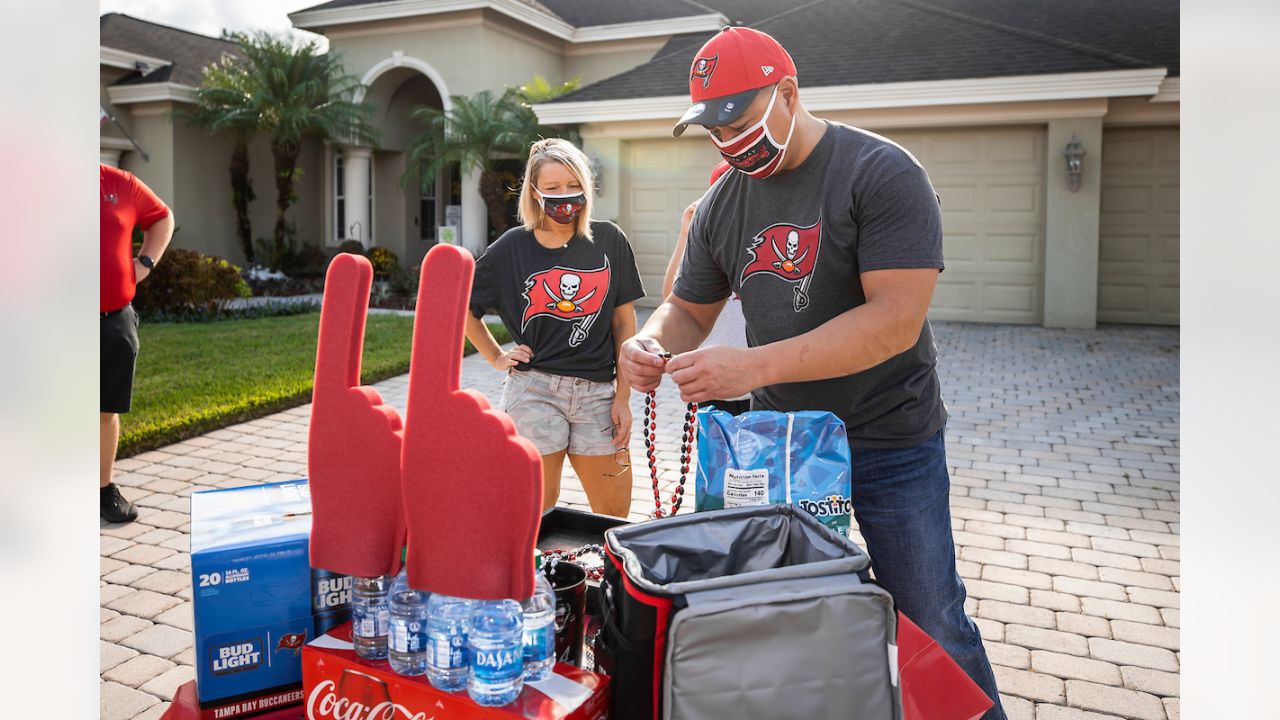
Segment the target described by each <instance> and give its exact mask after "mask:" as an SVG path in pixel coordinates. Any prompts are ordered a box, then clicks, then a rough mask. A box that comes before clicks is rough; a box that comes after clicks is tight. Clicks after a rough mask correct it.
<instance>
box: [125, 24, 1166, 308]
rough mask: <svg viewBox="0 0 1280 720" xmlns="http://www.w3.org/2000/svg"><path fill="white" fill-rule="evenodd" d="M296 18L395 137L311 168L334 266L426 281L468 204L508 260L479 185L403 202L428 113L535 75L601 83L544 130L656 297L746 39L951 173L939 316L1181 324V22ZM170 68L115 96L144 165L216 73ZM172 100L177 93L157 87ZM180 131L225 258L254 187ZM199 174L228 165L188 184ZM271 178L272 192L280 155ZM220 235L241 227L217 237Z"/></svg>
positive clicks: (306, 220)
mask: <svg viewBox="0 0 1280 720" xmlns="http://www.w3.org/2000/svg"><path fill="white" fill-rule="evenodd" d="M106 17H109V16H104V21H103V28H104V30H103V75H104V78H106V77H107V70H108V66H107V55H108V49H109V48H110V49H118V50H120V51H123V52H124V53H133V54H132V55H126V56H125V58H124V59H125V60H126V61H130V60H135V61H136V60H139V59H140V58H139V57H135V56H145V55H149V53H147V52H143V51H142V48H143V46H141V45H132V46H129V47H123V46H124V45H125V44H126V43H125V42H124V41H118V44H117V45H112V44H111V43H110V42H109V38H108V33H107V27H108V25H110V24H111V23H110V22H109V21H108V20H107V19H106ZM290 17H291V19H292V21H293V23H294V25H295V26H297V27H298V28H302V29H306V30H309V31H312V32H316V33H321V34H323V35H325V36H326V37H327V38H328V39H329V43H330V48H331V50H334V51H337V52H340V53H341V54H342V57H343V58H344V61H345V63H346V64H347V66H348V69H349V70H350V72H351V73H352V74H353V75H355V76H356V77H359V78H362V79H363V82H364V84H365V85H366V86H367V90H366V98H367V99H368V100H369V101H370V102H371V103H373V105H374V106H375V108H376V122H377V123H378V125H379V129H380V131H381V138H380V141H379V145H378V147H376V148H370V147H357V146H341V145H326V144H320V143H315V144H314V146H313V147H308V148H306V149H304V158H303V160H304V182H303V184H302V185H301V186H300V187H299V195H300V196H301V197H302V200H301V201H300V203H299V206H298V208H296V209H295V212H294V217H295V218H296V221H297V223H298V226H299V235H300V237H312V238H321V239H323V243H325V244H326V245H328V246H333V245H336V244H337V243H338V242H340V240H341V239H342V238H343V237H351V236H358V237H359V238H360V239H361V240H363V241H365V242H367V243H372V244H377V245H383V246H386V247H388V248H390V249H391V250H393V251H394V252H396V253H397V254H398V255H400V257H402V258H403V259H404V260H405V262H406V263H407V264H413V263H416V262H417V261H418V260H419V259H420V258H421V257H422V255H423V254H425V252H426V250H427V248H428V247H430V245H431V244H432V243H433V242H435V240H436V228H437V227H439V226H440V225H441V224H442V223H444V222H445V221H446V216H447V214H448V213H449V210H448V208H449V207H450V206H455V207H459V208H460V217H461V220H460V224H461V237H462V242H463V244H465V245H467V246H468V247H470V248H472V249H473V250H480V249H482V248H483V247H484V244H485V242H486V238H487V232H486V217H485V213H484V208H483V203H482V201H481V199H480V196H479V193H478V189H477V184H478V183H477V178H475V177H473V176H471V175H464V176H462V177H454V178H448V177H442V178H440V180H439V182H438V183H437V185H436V188H435V193H427V194H423V193H421V192H420V191H419V189H418V188H417V187H416V186H414V187H402V186H401V184H400V182H399V178H400V176H401V175H402V174H403V172H404V169H405V168H404V153H403V150H404V144H405V141H406V139H407V138H408V136H409V133H410V130H411V128H410V125H409V122H408V120H409V112H410V109H411V108H413V107H416V106H420V105H433V106H435V107H441V108H448V107H449V105H450V97H451V96H454V95H471V94H474V93H476V92H479V91H481V90H486V89H488V90H494V91H500V90H501V89H502V88H503V87H505V86H509V85H518V84H521V83H523V82H526V81H527V80H528V79H529V78H531V77H532V76H534V75H543V76H545V77H547V78H548V79H550V80H553V81H559V80H563V79H568V78H573V77H580V78H581V82H582V86H581V88H580V89H579V90H578V91H576V92H574V93H571V94H569V95H566V96H564V97H562V98H559V99H557V100H555V101H552V102H549V103H545V104H542V105H538V106H536V107H535V111H536V112H537V114H538V116H539V118H540V119H541V120H542V121H543V122H544V123H547V124H574V125H577V126H578V127H579V129H580V131H581V134H582V136H583V138H584V148H585V150H586V151H587V153H588V154H589V155H590V156H591V157H592V159H593V162H594V163H595V164H596V165H597V167H598V168H599V172H600V196H599V199H598V202H597V213H596V214H597V216H598V217H601V218H608V219H613V220H615V221H616V222H617V223H618V224H619V225H620V226H621V227H622V228H623V230H624V231H626V232H627V234H628V236H629V238H630V239H631V242H632V244H633V246H634V247H635V251H636V256H637V258H638V261H639V263H640V269H641V272H642V274H643V275H644V279H645V283H646V286H647V287H648V288H649V289H651V290H652V289H655V288H657V287H659V286H660V281H661V275H662V272H663V270H664V268H665V266H666V261H667V258H668V257H669V255H670V252H671V250H672V248H673V246H674V244H675V236H676V231H677V228H678V224H679V216H680V211H681V210H682V209H683V208H684V207H685V205H686V204H687V203H688V202H690V201H691V200H693V199H694V198H696V197H698V195H700V194H701V192H702V191H703V190H704V189H705V187H706V182H707V176H708V173H709V171H710V169H711V168H712V167H713V166H714V165H715V164H716V162H717V161H718V159H719V156H718V154H717V153H716V151H715V149H714V147H713V146H712V144H711V142H710V141H709V140H708V139H707V138H706V137H704V134H703V131H702V130H700V129H697V128H692V129H691V130H690V131H689V132H686V133H685V134H684V136H683V137H681V138H680V139H674V138H672V137H671V126H672V124H673V123H674V122H675V120H676V119H677V118H678V117H679V116H680V114H681V112H683V110H684V109H685V108H686V107H687V106H688V101H687V90H688V86H687V82H688V72H689V64H690V62H691V60H692V59H693V54H694V52H695V51H696V50H697V48H698V47H699V46H700V45H701V44H702V43H703V42H704V41H705V40H706V39H707V38H708V37H710V36H711V35H712V34H713V33H715V32H717V31H718V30H719V28H720V27H722V26H724V25H726V24H731V23H732V24H746V25H751V26H753V27H756V28H759V29H761V30H764V31H766V32H769V33H770V34H772V35H774V36H775V37H776V38H778V40H779V41H781V42H782V44H783V45H784V46H786V47H787V49H788V50H789V51H790V53H791V54H792V57H793V58H794V59H795V62H796V65H797V68H798V73H799V81H800V86H801V97H802V99H803V100H804V101H805V104H806V106H807V107H808V108H809V109H810V110H812V111H814V112H815V113H816V114H817V115H819V116H820V117H825V118H829V119H832V120H839V121H842V122H847V123H850V124H853V125H856V126H859V127H862V128H866V129H869V130H872V131H875V132H878V133H880V134H883V135H885V136H887V137H889V138H891V139H893V140H895V141H897V142H899V143H900V144H902V145H903V146H905V147H906V148H907V149H909V150H910V151H911V152H912V153H913V154H914V155H915V156H916V157H917V158H918V159H919V160H920V161H921V162H922V163H923V164H924V166H925V167H926V169H927V170H928V171H929V174H930V176H931V177H932V179H933V182H934V185H935V187H936V188H937V190H938V193H939V195H940V196H941V199H942V209H943V219H944V226H945V232H946V241H945V248H944V251H945V254H946V263H947V270H946V272H945V273H943V274H942V276H941V277H940V280H939V285H938V289H937V292H936V296H935V300H934V306H933V309H932V316H933V317H935V318H937V319H947V320H968V321H980V322H1000V323H1027V324H1044V325H1048V326H1055V327H1092V326H1094V324H1095V323H1097V322H1132V323H1161V324H1176V323H1177V322H1178V287H1179V283H1178V242H1179V237H1178V183H1179V180H1178V177H1179V175H1178V173H1179V169H1178V142H1179V140H1178V138H1179V55H1178V38H1179V32H1178V28H1179V13H1178V4H1177V2H1176V0H1130V1H1129V2H1125V3H1115V2H1111V1H1110V0H1073V1H1072V2H1069V3H1053V4H1045V3H1028V2H1025V1H1023V0H856V1H855V0H822V1H819V2H776V1H766V0H700V1H699V2H693V1H692V0H645V1H644V2H622V1H621V0H619V1H609V2H604V1H601V0H390V1H385V2H375V1H372V0H334V1H333V2H328V3H324V4H321V5H316V6H314V7H311V8H307V9H304V10H300V11H298V12H295V13H293V14H292V15H291V16H290ZM135 22H136V21H135ZM172 32H179V31H172ZM196 37H198V36H196ZM206 41H209V42H220V41H216V40H211V39H209V38H204V39H203V40H201V41H199V42H206ZM211 49H212V48H211ZM153 52H154V55H152V57H151V59H147V58H141V61H143V62H152V61H165V60H167V61H169V62H171V63H174V66H175V70H174V71H173V77H172V78H167V79H165V80H163V81H157V82H149V81H148V80H147V78H149V77H151V76H152V75H155V74H156V71H155V70H152V71H151V72H150V73H141V71H139V70H134V71H133V72H132V74H126V75H124V76H115V77H113V78H112V79H111V80H110V82H107V81H106V80H104V97H105V98H106V99H108V100H111V102H112V103H114V105H115V107H116V108H120V107H121V106H125V105H127V106H129V107H130V110H131V111H132V114H133V119H132V123H133V128H134V130H133V132H134V134H135V136H138V137H139V142H140V143H143V139H142V138H143V137H144V136H145V137H147V138H151V137H153V136H154V137H155V138H156V140H155V142H157V143H158V144H163V142H164V141H165V138H164V137H162V136H163V135H164V132H165V131H163V130H162V129H160V125H161V121H160V120H148V119H146V118H153V117H154V118H158V117H160V115H161V114H162V113H164V112H170V111H171V110H172V109H173V108H176V107H177V106H178V105H180V104H181V102H183V93H184V92H186V91H185V90H183V89H182V86H183V84H184V83H189V82H191V81H190V80H189V79H186V80H184V79H183V76H182V72H181V70H180V68H179V67H178V66H179V65H189V64H193V63H194V64H198V62H199V58H198V57H191V56H182V57H177V56H178V55H179V53H178V52H177V51H171V52H170V53H169V54H170V55H173V56H175V57H168V56H166V55H165V53H164V51H163V50H162V49H161V48H156V49H155V50H154V51H153ZM114 57H115V56H114V55H113V58H114ZM118 70H119V71H120V72H124V73H129V71H128V69H127V68H118ZM140 73H141V74H140ZM196 82H198V78H197V79H196ZM146 85H151V86H157V87H155V88H153V89H150V90H147V91H143V90H141V89H139V88H141V87H143V86H146ZM164 93H168V94H167V95H165V94H164ZM137 98H145V99H142V100H139V99H137ZM165 103H168V104H167V105H166V104H165ZM140 111H141V114H140ZM148 113H151V114H148ZM169 127H170V130H168V132H169V133H170V135H171V136H172V138H171V139H170V140H168V142H170V143H171V146H172V147H173V148H175V149H173V150H171V151H169V152H170V154H171V156H172V157H171V159H170V160H169V161H167V162H168V163H169V164H170V165H171V166H172V167H171V168H170V169H169V170H167V171H166V172H168V176H169V177H171V178H172V181H171V182H172V185H171V187H172V191H173V192H174V193H175V195H174V197H175V202H177V203H178V204H179V205H180V206H181V207H177V208H175V210H176V211H177V213H178V217H179V223H180V224H183V225H184V226H185V225H186V224H187V222H186V221H185V217H187V216H188V215H186V213H189V214H190V216H193V217H194V216H196V215H197V213H200V215H199V216H200V217H201V218H205V217H209V218H210V222H211V223H212V224H211V227H213V225H214V224H216V223H218V222H224V223H225V225H226V228H227V230H226V233H225V234H226V235H227V236H228V239H226V240H215V239H214V238H213V237H212V235H213V233H212V232H210V233H209V234H208V235H207V236H206V234H203V233H202V234H201V240H200V242H205V243H208V244H209V247H210V251H213V250H212V248H215V247H220V248H227V247H230V246H232V245H234V241H233V240H231V239H230V238H229V236H230V235H231V230H230V227H231V226H230V222H231V221H230V219H229V215H230V212H229V207H230V205H229V203H230V200H229V190H227V191H225V192H226V193H227V195H228V197H226V198H220V197H218V195H217V193H218V192H219V190H218V187H217V185H219V184H220V185H226V184H227V183H226V180H225V164H226V163H225V161H222V162H218V161H214V160H212V159H210V158H208V157H206V155H207V153H209V152H212V151H204V150H188V149H186V145H187V144H193V145H199V143H204V144H205V145H207V144H208V143H210V142H212V140H211V139H209V138H207V137H200V138H196V137H191V136H189V135H195V134H198V133H199V132H200V131H198V130H186V129H184V130H181V131H179V129H178V128H179V125H178V124H177V123H171V124H170V126H169ZM1073 141H1074V142H1075V143H1077V144H1076V145H1075V146H1073V150H1076V151H1081V150H1082V151H1083V153H1084V154H1083V156H1082V157H1079V159H1080V161H1081V165H1080V168H1079V169H1080V172H1079V173H1078V174H1077V175H1076V176H1075V177H1074V178H1072V177H1070V176H1069V174H1068V159H1067V157H1066V155H1065V152H1066V150H1067V148H1068V144H1069V143H1072V142H1073ZM107 142H108V136H106V135H104V140H103V143H104V144H103V149H104V155H105V154H106V153H107V152H108V151H109V150H111V151H113V150H116V149H119V150H121V151H122V154H121V156H120V157H121V162H122V164H123V165H124V166H125V167H127V168H129V169H131V170H134V171H135V172H138V174H139V175H140V176H142V177H143V178H144V179H146V180H147V181H148V182H151V178H150V177H149V175H148V172H150V171H151V170H152V168H149V167H145V166H144V164H143V163H141V162H139V161H137V160H135V159H133V158H131V155H135V154H136V153H135V152H133V151H131V150H129V149H127V148H125V147H123V146H122V145H120V144H119V143H117V141H116V140H114V139H112V140H111V142H113V143H116V144H114V145H110V146H109V145H107ZM144 145H145V143H144ZM200 147H204V145H200ZM201 153H206V155H202V154H201ZM188 154H189V156H190V157H193V158H201V160H200V161H199V162H200V164H202V165H203V166H204V167H203V168H200V169H196V170H193V169H191V168H188V167H186V161H185V160H184V159H183V157H184V156H186V155H188ZM255 163H256V165H257V166H258V167H256V171H262V170H266V171H268V173H269V164H268V163H269V159H268V158H266V157H264V158H263V159H262V160H261V161H259V160H257V156H255ZM152 164H154V158H153V163H152ZM162 164H163V163H162ZM191 172H197V173H201V174H204V175H208V176H209V177H208V178H205V179H204V181H203V184H201V182H202V181H201V180H195V181H192V182H194V183H195V187H199V188H202V189H201V190H199V191H196V194H197V195H198V196H199V197H193V198H192V199H191V203H193V204H199V203H206V204H208V205H209V208H208V209H200V210H196V209H194V208H191V209H190V210H189V209H188V208H187V207H186V204H187V201H186V199H185V198H184V192H186V191H185V190H184V189H183V188H184V187H185V184H184V183H186V182H187V180H186V179H184V178H183V175H184V174H186V173H191ZM214 176H216V180H217V182H213V181H212V180H211V179H210V178H213V177H214ZM255 177H257V175H256V174H255ZM268 177H269V175H268ZM1073 180H1074V181H1076V182H1073ZM206 187H207V190H208V192H207V193H206V192H205V191H204V188H206ZM260 187H264V188H265V187H269V185H260ZM350 188H361V189H365V190H367V192H365V191H362V192H350V191H349V190H348V189H350ZM260 194H261V191H260ZM260 203H261V201H260ZM218 205H220V206H221V207H217V206H218ZM260 210H261V211H262V212H264V213H269V211H270V204H269V203H265V204H264V208H261V209H260ZM206 212H208V213H210V215H208V216H206V215H205V214H203V213H206ZM218 213H221V214H223V215H226V216H228V217H227V219H225V220H216V221H215V220H213V219H212V217H211V216H212V215H213V214H218ZM255 222H258V221H257V220H256V218H255ZM218 227H221V226H218ZM304 229H305V232H304ZM200 249H205V248H204V247H201V248H200ZM223 254H227V255H228V256H230V257H234V256H235V250H234V248H233V247H232V248H231V249H229V250H225V251H224V253H223Z"/></svg>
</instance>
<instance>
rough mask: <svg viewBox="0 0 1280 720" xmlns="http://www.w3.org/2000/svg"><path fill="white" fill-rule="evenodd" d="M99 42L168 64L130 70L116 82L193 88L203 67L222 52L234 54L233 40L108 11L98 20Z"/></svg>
mask: <svg viewBox="0 0 1280 720" xmlns="http://www.w3.org/2000/svg"><path fill="white" fill-rule="evenodd" d="M98 41H99V43H100V44H102V45H104V46H106V47H110V48H115V49H117V50H127V51H129V52H134V53H137V54H139V55H148V56H150V57H153V58H158V59H163V60H167V61H168V62H169V63H170V64H169V65H165V66H163V67H160V68H154V69H149V70H148V71H147V72H145V73H143V72H133V73H130V74H128V75H126V76H124V77H123V78H121V79H120V80H119V81H118V82H117V83H116V84H118V85H138V84H146V83H158V82H174V83H180V84H183V85H190V86H192V87H195V86H197V85H199V84H200V80H201V78H202V76H203V72H204V68H205V66H207V65H210V64H212V63H215V62H217V61H218V60H219V59H220V58H221V57H222V56H223V55H224V54H227V53H230V54H232V55H235V54H236V45H235V43H233V42H229V41H227V40H221V39H219V38H212V37H209V36H208V35H200V34H198V33H193V32H188V31H186V30H179V29H178V28H173V27H169V26H168V25H160V24H158V23H152V22H147V21H146V20H139V19H137V18H135V17H130V16H129V15H123V14H121V13H107V14H105V15H103V16H102V17H101V18H99V19H98Z"/></svg>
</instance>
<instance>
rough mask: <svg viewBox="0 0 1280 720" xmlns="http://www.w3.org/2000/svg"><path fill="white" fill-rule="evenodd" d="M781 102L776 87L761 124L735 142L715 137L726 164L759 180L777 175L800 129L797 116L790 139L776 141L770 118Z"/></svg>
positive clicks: (789, 135)
mask: <svg viewBox="0 0 1280 720" xmlns="http://www.w3.org/2000/svg"><path fill="white" fill-rule="evenodd" d="M777 99H778V86H777V85H774V86H773V94H772V95H770V96H769V106H768V107H767V108H765V111H764V115H762V116H760V120H759V122H757V123H756V124H754V125H752V126H751V127H749V128H747V129H746V130H743V131H742V132H740V133H738V134H737V135H736V136H734V138H733V139H732V140H728V141H721V140H720V139H719V138H717V137H716V136H715V135H712V136H711V141H712V142H714V143H715V144H716V147H717V148H719V150H720V154H721V155H723V156H724V159H725V161H726V162H728V163H729V164H730V165H732V166H733V167H735V168H737V169H738V170H740V171H742V172H744V173H746V174H747V175H748V176H749V177H753V178H756V179H757V180H760V179H764V178H767V177H769V176H770V175H773V174H774V173H776V172H777V171H778V168H780V167H782V159H783V158H784V157H786V155H787V145H788V144H789V143H790V142H791V133H793V132H795V129H796V116H795V115H794V114H793V115H792V116H791V125H790V127H788V128H787V137H786V139H785V140H783V141H782V142H781V143H779V142H777V141H776V140H774V139H773V133H771V132H769V124H768V122H769V115H770V113H772V112H773V103H774V101H776V100H777Z"/></svg>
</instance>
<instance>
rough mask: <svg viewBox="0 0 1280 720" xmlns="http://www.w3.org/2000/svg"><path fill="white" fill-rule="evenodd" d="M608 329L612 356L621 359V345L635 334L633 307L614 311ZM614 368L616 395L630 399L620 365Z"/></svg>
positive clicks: (634, 312) (630, 305) (628, 387)
mask: <svg viewBox="0 0 1280 720" xmlns="http://www.w3.org/2000/svg"><path fill="white" fill-rule="evenodd" d="M610 329H611V330H612V331H613V356H614V357H615V358H619V357H622V343H624V342H626V341H627V340H630V339H631V336H633V335H635V334H636V309H635V306H634V305H632V304H630V303H628V304H627V305H626V307H625V308H617V309H615V310H614V311H613V320H612V323H611V328H610ZM614 367H615V371H616V373H617V377H616V378H615V381H614V386H615V388H616V394H617V395H618V397H621V398H623V399H626V398H629V397H631V385H630V384H629V383H627V379H626V377H625V376H624V375H623V373H622V363H615V366H614Z"/></svg>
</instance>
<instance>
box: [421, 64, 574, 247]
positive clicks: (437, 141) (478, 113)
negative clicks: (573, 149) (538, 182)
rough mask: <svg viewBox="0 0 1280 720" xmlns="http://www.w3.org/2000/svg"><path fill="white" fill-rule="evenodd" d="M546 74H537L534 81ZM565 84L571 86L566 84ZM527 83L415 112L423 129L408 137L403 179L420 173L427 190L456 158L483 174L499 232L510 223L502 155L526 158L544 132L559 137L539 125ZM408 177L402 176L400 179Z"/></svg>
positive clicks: (491, 218) (466, 167)
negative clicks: (500, 167) (446, 108)
mask: <svg viewBox="0 0 1280 720" xmlns="http://www.w3.org/2000/svg"><path fill="white" fill-rule="evenodd" d="M539 80H542V84H543V85H546V84H547V83H546V81H545V80H543V79H542V78H534V82H535V83H536V82H537V81H539ZM576 83H577V81H576V80H573V81H570V82H569V83H565V85H564V86H560V87H556V88H550V87H549V86H548V88H547V91H548V92H549V93H553V94H552V95H551V97H554V96H555V95H556V94H563V93H564V92H568V90H569V89H572V88H573V87H576ZM564 87H567V88H568V89H562V88H564ZM528 88H529V86H524V87H521V88H507V90H506V91H505V92H503V93H502V94H501V95H498V96H494V94H493V93H492V92H490V91H488V90H483V91H481V92H479V93H476V94H475V95H473V96H471V97H465V96H462V95H455V96H453V98H452V100H453V107H452V108H450V109H449V111H448V112H444V111H442V110H440V109H439V108H433V107H420V108H417V109H415V110H414V111H413V113H412V117H413V118H414V119H415V120H417V121H418V122H420V123H422V124H423V125H424V126H425V129H424V130H423V131H422V132H421V133H420V134H418V135H416V136H414V137H413V138H412V139H410V141H409V144H408V147H407V149H406V152H407V153H408V156H409V160H408V162H407V163H406V167H408V168H410V171H409V172H406V174H405V178H408V177H409V176H411V175H414V174H416V175H417V176H418V177H419V178H420V182H421V183H422V188H423V190H429V189H430V186H431V185H432V184H433V183H434V178H436V177H437V176H438V175H439V174H440V173H441V172H442V171H444V170H445V169H446V168H448V167H450V166H451V165H453V164H454V163H457V164H458V165H459V167H460V169H461V171H462V173H464V174H465V173H468V172H471V171H476V172H478V173H479V174H480V197H481V198H482V199H483V200H484V205H485V210H486V211H487V213H488V216H489V230H490V232H492V233H493V234H495V235H501V234H502V233H503V232H504V231H506V229H507V228H508V227H509V226H510V218H508V217H507V212H506V192H507V189H506V187H504V184H503V182H502V179H501V176H500V175H499V173H498V171H497V169H496V167H495V165H496V161H497V160H498V159H500V158H503V157H513V156H514V157H518V158H523V157H524V155H525V154H526V153H527V152H528V151H529V145H531V144H532V143H533V142H535V141H536V140H538V139H539V138H543V137H560V136H563V134H564V131H563V130H561V129H559V128H553V127H547V126H544V125H539V124H538V117H537V115H535V114H534V112H533V110H532V108H530V107H529V105H530V102H529V95H528V94H527V90H528ZM405 178H402V182H403V181H404V179H405Z"/></svg>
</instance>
